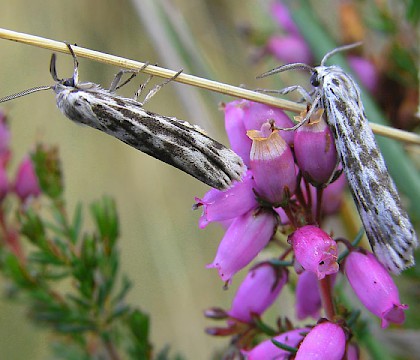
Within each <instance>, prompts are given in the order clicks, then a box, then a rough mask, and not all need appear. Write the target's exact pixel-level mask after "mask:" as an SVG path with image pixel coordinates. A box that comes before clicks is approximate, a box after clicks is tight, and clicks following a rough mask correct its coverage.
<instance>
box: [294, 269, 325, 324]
mask: <svg viewBox="0 0 420 360" xmlns="http://www.w3.org/2000/svg"><path fill="white" fill-rule="evenodd" d="M321 305H322V304H321V296H320V294H319V288H318V278H317V277H316V275H315V274H314V273H313V272H310V271H304V272H303V273H302V274H300V275H299V277H298V280H297V284H296V317H297V319H298V320H303V319H306V318H307V317H309V316H311V317H313V318H315V319H318V318H319V312H320V310H321Z"/></svg>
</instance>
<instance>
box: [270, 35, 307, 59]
mask: <svg viewBox="0 0 420 360" xmlns="http://www.w3.org/2000/svg"><path fill="white" fill-rule="evenodd" d="M266 50H267V51H268V52H269V53H271V54H272V55H273V56H274V57H275V58H276V59H277V60H278V61H280V62H282V63H286V64H287V63H295V62H303V63H305V64H307V63H310V62H311V61H312V53H311V49H310V48H309V46H308V44H307V43H306V41H305V39H304V38H303V37H301V36H296V35H283V36H280V35H273V36H271V37H270V38H269V39H268V41H267V45H266Z"/></svg>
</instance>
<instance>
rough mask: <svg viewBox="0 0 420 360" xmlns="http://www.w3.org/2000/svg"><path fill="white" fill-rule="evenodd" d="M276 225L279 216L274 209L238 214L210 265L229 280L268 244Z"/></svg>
mask: <svg viewBox="0 0 420 360" xmlns="http://www.w3.org/2000/svg"><path fill="white" fill-rule="evenodd" d="M276 228H277V217H276V215H275V214H274V213H273V212H272V211H271V210H262V209H261V210H251V211H249V212H247V213H246V214H244V215H241V216H239V217H237V218H236V219H235V220H234V221H233V222H232V224H231V225H230V226H229V228H228V229H227V231H226V233H225V236H224V237H223V239H222V241H221V242H220V244H219V248H218V249H217V253H216V257H215V258H214V260H213V262H212V263H211V264H209V265H207V268H216V269H217V270H218V271H219V276H220V277H221V278H222V280H223V281H225V282H230V281H231V280H232V277H233V275H235V274H236V273H237V272H238V271H239V270H241V269H242V268H244V267H245V266H246V265H248V264H249V263H250V262H251V261H252V260H253V259H254V258H255V257H256V256H257V255H258V253H259V252H260V251H261V250H262V249H263V248H264V247H265V246H266V245H267V244H268V242H269V241H270V239H271V238H272V237H273V235H274V233H275V231H276Z"/></svg>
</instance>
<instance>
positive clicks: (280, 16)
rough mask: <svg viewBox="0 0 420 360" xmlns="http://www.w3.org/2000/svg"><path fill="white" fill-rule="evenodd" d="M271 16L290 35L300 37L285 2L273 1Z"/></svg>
mask: <svg viewBox="0 0 420 360" xmlns="http://www.w3.org/2000/svg"><path fill="white" fill-rule="evenodd" d="M270 10H271V15H272V16H273V18H274V20H276V21H277V23H278V24H279V26H280V27H281V28H282V29H283V30H284V31H285V32H288V33H291V34H294V35H298V36H300V31H299V28H298V27H297V25H296V24H295V22H294V20H293V18H292V15H291V14H290V11H289V9H288V7H287V6H286V5H285V4H284V3H283V1H273V2H272V4H271V9H270ZM300 62H302V60H300Z"/></svg>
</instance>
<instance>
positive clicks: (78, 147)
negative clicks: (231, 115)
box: [0, 0, 255, 359]
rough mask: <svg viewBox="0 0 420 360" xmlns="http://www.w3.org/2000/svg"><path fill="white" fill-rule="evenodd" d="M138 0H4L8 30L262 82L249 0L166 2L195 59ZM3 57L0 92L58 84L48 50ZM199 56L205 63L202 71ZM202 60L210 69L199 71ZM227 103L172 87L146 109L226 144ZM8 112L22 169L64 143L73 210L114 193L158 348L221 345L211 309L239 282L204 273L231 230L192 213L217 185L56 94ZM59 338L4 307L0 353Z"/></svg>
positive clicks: (27, 100) (83, 73)
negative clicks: (250, 33)
mask: <svg viewBox="0 0 420 360" xmlns="http://www.w3.org/2000/svg"><path fill="white" fill-rule="evenodd" d="M134 3H135V2H134V1H133V2H130V1H128V0H118V1H111V0H107V1H98V0H90V1H83V0H72V1H56V0H47V1H42V2H39V1H25V0H13V1H5V2H4V3H3V6H2V10H1V12H0V24H1V25H0V26H1V27H3V28H6V29H10V30H15V31H19V32H24V33H28V34H34V35H38V36H43V37H46V38H51V39H55V40H59V41H68V42H70V43H76V44H77V45H80V46H83V47H87V48H91V49H95V50H98V51H103V52H107V53H111V54H115V55H119V56H122V57H127V58H130V59H135V60H139V61H149V62H150V63H159V65H162V66H166V67H168V68H170V69H173V70H178V69H180V68H184V71H185V72H187V73H193V74H195V75H199V76H208V77H210V78H212V79H215V80H220V81H224V82H228V83H232V84H235V85H239V84H240V83H247V84H251V82H252V81H254V80H253V79H254V77H255V73H254V71H252V70H250V71H244V69H247V67H248V64H247V56H246V53H245V44H244V43H242V41H241V39H240V38H239V37H238V36H237V35H236V28H235V24H238V22H239V21H240V20H241V16H247V15H246V14H249V9H247V8H246V7H247V6H248V5H247V2H240V6H239V7H237V5H238V4H239V3H237V4H236V5H235V3H234V2H224V1H220V2H219V1H186V0H185V1H184V0H183V1H174V2H171V3H169V2H166V6H171V9H167V11H168V12H169V13H170V14H171V16H172V17H173V18H174V19H173V20H174V21H175V22H178V26H180V27H181V28H184V30H186V31H187V32H190V33H194V41H196V43H195V44H190V46H192V47H191V49H190V50H192V51H193V52H194V54H188V53H186V54H184V58H186V59H188V61H185V60H183V59H181V60H180V59H178V58H177V56H173V54H176V50H175V51H174V49H172V48H170V47H168V46H173V45H174V44H173V43H172V44H171V40H173V39H171V31H167V30H168V28H167V27H166V25H165V22H164V21H163V20H162V16H163V15H162V13H159V12H155V11H153V7H154V5H157V3H158V2H154V1H142V0H141V1H138V2H137V4H136V5H135V4H134ZM249 3H252V2H249ZM251 6H252V4H251ZM233 8H234V9H233ZM233 10H234V11H233ZM145 19H146V22H147V24H145ZM189 27H191V28H190V29H189V30H188V28H189ZM187 41H188V40H187ZM157 43H159V44H158V45H157ZM168 44H169V45H168ZM156 45H157V46H156ZM175 45H176V44H175ZM0 52H1V70H0V84H1V87H0V88H1V91H0V96H3V95H7V94H9V93H13V92H17V91H20V90H23V89H26V88H29V87H33V86H37V85H48V84H52V83H53V81H52V79H51V77H50V74H49V71H48V67H49V61H50V57H51V52H50V51H47V50H43V49H39V48H35V47H30V46H26V45H22V44H18V43H14V42H10V41H6V40H0ZM195 57H196V58H195ZM196 59H204V60H205V61H204V63H206V64H205V65H204V68H203V67H202V66H203V65H202V64H200V63H198V61H197V60H196ZM79 60H80V70H79V71H80V80H81V81H93V82H96V83H100V84H102V85H103V86H104V87H108V86H109V84H110V83H111V80H112V79H113V76H114V74H115V73H116V72H117V71H118V70H119V69H118V68H113V67H111V66H106V65H102V64H99V63H95V62H92V61H88V60H84V59H79ZM188 66H190V68H188ZM200 67H201V69H205V71H207V73H204V72H198V70H197V69H200ZM57 68H58V69H57V71H58V75H59V77H69V76H71V74H72V61H71V58H70V57H69V56H66V55H63V54H59V55H58V62H57ZM145 78H146V77H143V78H142V77H138V78H136V79H135V80H134V81H132V82H131V83H130V84H129V85H127V86H126V87H124V88H123V89H121V94H123V95H124V96H127V97H131V96H132V94H134V92H135V90H136V89H137V87H138V85H139V84H140V83H141V82H142V81H144V79H145ZM161 81H162V80H161V79H156V82H161ZM180 93H182V96H184V99H182V98H181V97H180V96H179V95H180ZM185 97H186V99H185ZM203 99H204V100H203ZM223 100H225V101H226V100H228V99H227V98H223V97H222V96H219V95H210V94H209V93H206V92H204V91H197V90H195V89H191V88H189V87H187V86H182V85H175V84H170V85H167V86H165V87H164V89H163V90H161V91H160V92H159V93H158V94H157V95H156V96H155V97H154V98H153V99H152V100H151V101H150V103H148V105H147V109H148V110H151V111H155V112H158V113H161V114H164V115H169V116H176V117H178V118H180V119H185V120H188V121H190V122H192V123H198V124H200V125H201V126H202V127H203V128H205V129H206V130H207V131H208V132H209V133H210V134H211V135H212V136H213V137H215V138H216V139H218V140H219V141H221V142H223V143H225V144H227V141H226V138H225V136H224V135H223V133H224V131H223V113H221V112H220V111H219V110H218V103H219V102H220V101H223ZM2 108H3V109H4V110H5V111H6V112H7V114H8V118H9V120H10V125H11V131H12V144H13V145H12V146H13V148H12V149H13V163H12V166H11V168H12V170H14V169H15V168H16V165H17V163H18V162H19V161H20V159H21V158H22V157H23V156H24V155H25V154H26V153H27V152H28V151H29V150H30V149H31V148H33V146H34V144H35V142H36V141H42V142H44V143H47V144H56V145H58V146H59V148H60V153H61V158H62V161H63V167H64V174H65V182H66V198H67V200H68V203H69V205H70V209H73V208H74V206H75V204H76V203H77V202H78V201H80V200H82V201H83V202H84V203H85V204H88V203H89V202H90V201H91V200H93V199H97V198H99V197H101V196H102V195H103V194H109V195H111V196H113V197H115V199H116V201H117V206H118V210H119V214H120V220H121V229H122V230H121V231H122V239H121V242H120V248H121V254H122V261H121V262H122V272H125V273H127V274H128V276H129V277H130V278H131V279H132V280H133V282H134V286H133V289H132V291H131V292H130V296H129V300H130V302H131V303H132V304H133V305H137V306H140V307H141V308H142V309H143V310H145V311H146V312H148V313H149V314H150V315H151V319H152V326H151V328H152V341H153V342H154V343H155V345H156V348H161V347H162V346H163V345H165V344H171V345H172V348H173V352H180V353H182V354H184V355H186V356H187V357H188V358H197V357H198V354H200V356H199V358H202V357H204V358H205V357H208V356H206V354H209V353H210V352H211V351H212V350H214V349H215V347H217V346H221V345H222V343H224V342H223V341H222V340H218V339H214V338H211V337H209V336H207V335H205V334H204V327H205V325H206V324H207V325H209V322H208V321H206V320H205V319H204V317H203V316H202V311H203V310H204V309H205V308H207V307H210V306H212V305H219V306H228V305H229V299H230V298H231V296H232V294H233V289H234V287H232V290H231V291H223V289H222V286H223V284H222V282H221V281H220V279H219V278H218V276H217V273H216V271H214V270H206V269H205V264H207V263H210V262H211V261H212V260H213V256H214V253H215V250H216V248H217V245H218V242H219V239H220V238H221V236H222V231H221V230H220V229H219V228H217V227H216V226H214V227H211V229H207V230H199V229H198V226H197V221H198V218H199V215H200V213H199V212H193V211H192V210H191V206H192V204H193V203H194V196H201V195H203V194H204V193H205V192H206V191H207V190H208V188H207V187H206V186H205V185H202V184H200V183H199V182H198V181H196V180H194V179H193V178H192V177H190V176H188V175H185V174H183V173H181V172H179V171H177V170H175V169H174V168H172V167H170V166H168V165H166V164H163V163H160V162H158V161H155V160H154V159H153V158H151V157H149V156H147V155H145V154H143V153H140V152H139V151H136V150H134V149H132V148H130V147H128V146H127V145H125V144H123V143H122V142H119V141H117V140H115V139H113V138H111V137H109V136H107V135H105V134H102V133H100V132H98V131H95V130H92V129H90V128H83V127H81V126H76V125H75V124H73V123H72V122H70V121H69V120H68V119H66V118H65V117H64V116H63V115H62V114H61V113H60V112H59V111H58V109H57V108H56V106H55V100H54V95H53V93H52V91H50V92H41V93H37V94H33V95H31V96H27V97H24V98H21V99H18V100H15V101H13V102H8V103H5V104H3V106H2ZM0 281H1V280H0ZM235 283H236V284H237V283H238V282H236V281H235ZM0 286H1V284H0ZM49 340H51V339H50V336H49V335H48V333H47V332H45V331H42V330H40V329H39V328H37V327H35V326H33V325H31V324H30V323H29V322H28V321H27V319H26V315H25V309H24V307H22V306H20V305H18V304H11V303H9V302H6V301H2V302H1V304H0V358H2V359H29V358H30V359H45V358H47V356H48V345H47V342H48V341H49Z"/></svg>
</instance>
